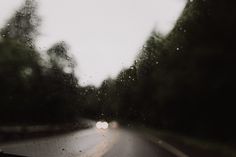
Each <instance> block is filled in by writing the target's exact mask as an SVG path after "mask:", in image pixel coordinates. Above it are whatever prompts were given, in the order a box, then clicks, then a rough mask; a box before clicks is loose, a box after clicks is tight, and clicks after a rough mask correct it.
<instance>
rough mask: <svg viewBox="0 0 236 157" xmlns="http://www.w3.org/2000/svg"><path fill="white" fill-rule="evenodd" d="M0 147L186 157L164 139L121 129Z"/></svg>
mask: <svg viewBox="0 0 236 157" xmlns="http://www.w3.org/2000/svg"><path fill="white" fill-rule="evenodd" d="M0 148H1V149H2V150H3V151H4V152H5V153H9V154H17V155H21V156H28V157H187V156H186V154H184V153H183V152H181V151H179V150H177V149H175V148H174V147H172V146H171V145H169V144H167V143H165V142H164V141H161V140H159V139H155V138H148V137H146V136H143V135H141V134H137V133H135V132H134V131H131V130H127V129H121V128H118V129H107V130H99V129H96V128H90V129H86V130H82V131H77V132H73V133H68V134H65V135H58V136H53V137H47V138H40V139H34V140H28V141H24V142H17V143H9V144H6V145H2V146H0ZM0 156H1V155H0Z"/></svg>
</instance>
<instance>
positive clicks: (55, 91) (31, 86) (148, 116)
mask: <svg viewBox="0 0 236 157" xmlns="http://www.w3.org/2000/svg"><path fill="white" fill-rule="evenodd" d="M235 6H236V5H235V2H234V1H233V0H229V1H227V2H226V1H223V0H195V1H193V2H190V1H189V2H188V3H187V6H186V8H185V10H184V12H183V13H182V15H181V17H180V18H179V20H178V21H177V23H176V25H175V27H174V29H173V30H172V31H171V33H170V34H168V35H167V36H166V37H162V36H161V35H159V34H158V33H157V32H155V31H153V32H152V34H151V35H150V37H149V39H148V40H147V42H146V43H145V44H144V46H143V49H142V50H141V52H140V54H139V55H138V56H137V59H136V60H135V62H134V64H133V66H131V67H129V68H128V69H124V70H123V71H121V72H120V74H119V75H118V77H117V78H116V79H107V80H105V81H104V82H103V84H102V85H101V87H99V88H95V87H93V86H88V87H81V86H80V85H79V84H78V80H77V78H76V77H75V75H74V68H75V66H76V63H75V61H74V60H73V57H72V56H71V55H70V54H69V53H68V46H67V45H66V44H65V43H64V42H59V43H56V44H55V45H53V46H52V47H51V48H50V49H49V50H48V51H47V54H48V57H49V59H48V61H45V60H43V59H42V58H41V56H40V55H39V53H38V52H37V50H36V49H35V45H34V39H35V36H36V35H37V34H38V32H37V27H38V26H39V23H40V18H38V17H37V15H36V14H35V9H36V4H35V3H34V2H33V1H29V0H27V1H26V3H25V5H24V6H23V7H22V8H21V10H19V11H18V12H17V13H16V14H15V15H14V16H13V17H12V18H11V19H10V20H9V21H8V23H7V24H6V26H5V27H4V28H3V29H2V30H1V41H0V87H1V90H0V100H1V102H0V123H1V124H9V123H20V122H36V123H42V122H44V123H45V122H47V123H54V122H62V121H74V120H76V119H77V118H78V117H90V118H96V119H99V118H106V119H119V120H121V121H122V120H126V121H127V120H128V121H130V122H139V123H145V124H146V125H149V126H152V127H155V128H159V129H168V130H172V131H176V132H179V133H183V134H187V135H191V136H196V137H202V138H211V139H217V140H221V141H224V142H233V143H235V141H236V136H235V132H236V129H235V128H236V127H235V119H236V116H235V115H236V114H235V110H234V105H235V104H236V102H235V96H234V95H235V89H236V82H235V81H236V75H235V71H234V70H235V68H236V54H235V52H234V49H235V43H234V38H235V37H236V32H235V31H236V29H235V28H236V11H235Z"/></svg>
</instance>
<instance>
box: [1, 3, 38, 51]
mask: <svg viewBox="0 0 236 157" xmlns="http://www.w3.org/2000/svg"><path fill="white" fill-rule="evenodd" d="M36 11H37V3H36V2H35V1H34V0H26V1H25V4H24V5H23V6H22V7H21V9H19V10H18V11H17V12H16V13H15V15H13V17H12V18H11V19H10V20H9V21H8V22H7V24H6V26H5V27H4V28H3V29H2V30H1V32H0V34H1V36H2V37H3V38H4V39H5V40H14V41H17V42H20V43H21V44H23V45H25V46H27V47H30V48H33V47H34V41H35V37H36V36H37V35H38V27H39V25H40V18H39V17H38V16H37V14H36Z"/></svg>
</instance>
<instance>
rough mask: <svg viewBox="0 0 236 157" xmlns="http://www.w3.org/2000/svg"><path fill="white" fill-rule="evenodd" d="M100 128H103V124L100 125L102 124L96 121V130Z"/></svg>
mask: <svg viewBox="0 0 236 157" xmlns="http://www.w3.org/2000/svg"><path fill="white" fill-rule="evenodd" d="M102 126H103V123H102V122H100V121H98V122H97V123H96V128H97V129H102Z"/></svg>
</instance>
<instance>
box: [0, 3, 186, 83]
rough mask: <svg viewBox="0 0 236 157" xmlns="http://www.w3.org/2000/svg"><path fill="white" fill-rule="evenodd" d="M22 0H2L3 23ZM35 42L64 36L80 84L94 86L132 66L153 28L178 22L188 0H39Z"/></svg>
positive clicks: (165, 28) (166, 27)
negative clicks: (38, 21)
mask: <svg viewBox="0 0 236 157" xmlns="http://www.w3.org/2000/svg"><path fill="white" fill-rule="evenodd" d="M23 2H24V0H0V26H2V25H3V24H4V22H5V21H6V20H7V19H8V18H9V17H10V16H11V14H12V13H14V11H15V10H17V8H18V7H19V6H20V5H21V4H22V3H23ZM38 2H39V15H40V16H41V17H42V20H43V21H42V26H41V29H40V32H41V35H40V37H39V39H38V40H37V46H38V47H39V48H40V49H41V50H46V49H47V48H49V47H50V46H51V45H52V44H53V43H55V42H57V41H62V40H63V41H65V42H66V43H68V44H69V46H70V51H71V53H73V55H74V56H75V58H76V60H77V62H78V67H77V70H76V74H77V76H78V77H79V82H80V84H81V85H88V84H92V85H95V86H98V85H100V83H101V82H102V81H103V80H104V79H106V78H107V77H112V78H114V77H115V76H117V74H118V73H119V71H120V70H121V69H123V68H125V67H128V66H130V65H131V64H132V63H133V61H134V59H135V57H136V56H137V53H138V51H139V49H140V48H141V47H142V45H143V44H144V42H145V40H146V39H147V37H148V35H149V34H150V32H151V31H152V29H153V28H155V29H156V30H157V31H158V32H160V33H162V34H163V35H165V34H167V33H168V32H169V31H170V30H171V29H172V28H173V26H174V24H175V22H176V20H177V19H178V17H179V15H180V14H181V12H182V11H183V8H184V6H185V5H186V2H187V0H39V1H38Z"/></svg>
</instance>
